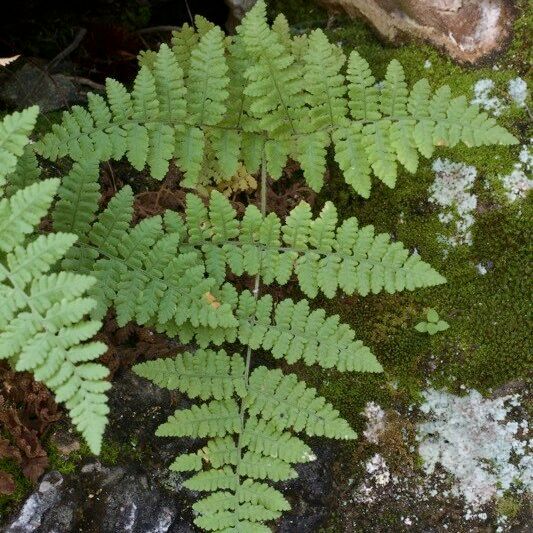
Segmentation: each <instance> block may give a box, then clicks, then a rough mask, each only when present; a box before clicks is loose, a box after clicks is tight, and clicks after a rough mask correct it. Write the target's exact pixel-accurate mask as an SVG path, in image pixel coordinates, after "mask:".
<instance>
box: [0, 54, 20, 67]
mask: <svg viewBox="0 0 533 533" xmlns="http://www.w3.org/2000/svg"><path fill="white" fill-rule="evenodd" d="M19 57H20V54H19V55H18V56H11V57H0V67H7V66H8V65H9V64H10V63H13V62H14V61H16V60H17V59H18V58H19Z"/></svg>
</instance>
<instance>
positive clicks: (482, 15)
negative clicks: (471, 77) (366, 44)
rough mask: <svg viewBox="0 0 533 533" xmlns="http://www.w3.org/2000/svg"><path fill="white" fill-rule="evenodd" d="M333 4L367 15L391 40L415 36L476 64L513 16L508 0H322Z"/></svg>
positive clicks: (502, 38)
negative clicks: (405, 35) (404, 36)
mask: <svg viewBox="0 0 533 533" xmlns="http://www.w3.org/2000/svg"><path fill="white" fill-rule="evenodd" d="M320 3H321V4H323V5H324V6H326V7H327V8H329V9H334V10H343V11H345V12H346V13H348V15H350V16H353V17H356V16H363V17H364V18H365V19H367V20H368V21H369V22H370V23H371V24H372V25H373V26H374V27H375V28H376V30H377V31H378V32H379V33H380V34H381V35H382V36H384V37H386V38H387V39H390V40H392V41H397V40H399V39H401V37H402V35H404V34H407V35H413V36H415V37H418V38H422V39H425V40H428V41H430V42H431V43H433V44H435V45H436V46H438V47H440V48H443V49H444V50H445V51H446V52H447V53H448V54H450V56H452V57H453V58H454V59H457V60H459V61H464V62H469V63H474V62H476V61H479V60H481V59H483V58H485V57H487V56H489V55H491V54H493V53H494V52H497V51H499V50H500V49H501V48H502V47H503V46H504V45H505V43H506V42H507V40H508V38H509V36H510V32H511V27H512V22H513V19H514V16H513V15H514V14H513V8H512V3H511V2H510V1H509V0H320Z"/></svg>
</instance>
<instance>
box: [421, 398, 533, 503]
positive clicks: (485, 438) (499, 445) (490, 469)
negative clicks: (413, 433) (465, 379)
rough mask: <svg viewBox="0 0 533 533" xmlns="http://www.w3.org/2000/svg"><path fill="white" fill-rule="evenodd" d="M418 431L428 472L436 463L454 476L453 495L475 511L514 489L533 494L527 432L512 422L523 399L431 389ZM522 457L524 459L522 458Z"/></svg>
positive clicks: (422, 408) (423, 406) (431, 470)
mask: <svg viewBox="0 0 533 533" xmlns="http://www.w3.org/2000/svg"><path fill="white" fill-rule="evenodd" d="M423 396H424V399H425V402H424V403H423V404H422V406H421V411H422V412H423V413H425V414H426V415H427V421H425V422H423V423H421V424H419V425H418V427H417V438H418V440H419V442H420V445H419V453H420V455H421V457H422V459H423V461H424V469H425V471H426V473H427V474H428V475H429V474H432V473H433V472H434V471H435V467H436V466H437V464H440V465H441V466H442V467H443V468H444V469H445V470H446V471H448V472H449V473H450V474H452V475H453V476H454V479H455V484H454V486H453V493H454V495H456V496H463V497H464V498H465V500H466V502H467V503H468V505H469V506H470V507H471V509H472V512H475V511H476V510H477V509H479V508H480V506H482V505H484V504H486V503H488V502H489V501H491V500H492V499H493V498H494V497H496V496H501V495H502V494H503V493H504V492H505V491H507V490H509V489H510V488H511V487H512V486H513V485H515V484H516V485H520V486H522V487H523V488H524V489H526V490H529V491H531V490H533V464H532V462H533V461H532V459H531V455H530V449H529V448H530V444H529V443H528V442H527V434H526V430H525V429H524V428H523V427H522V425H521V424H518V423H516V422H514V421H510V420H509V416H510V411H511V409H512V408H513V405H512V404H513V403H515V404H516V403H517V402H519V401H520V400H519V397H518V396H516V395H515V396H506V397H502V398H496V399H486V398H483V396H481V394H480V393H479V392H477V391H475V390H471V391H469V393H468V394H467V395H466V396H454V395H452V394H449V393H447V392H444V391H437V390H434V389H429V390H427V391H425V392H424V393H423ZM519 457H520V459H518V458H519Z"/></svg>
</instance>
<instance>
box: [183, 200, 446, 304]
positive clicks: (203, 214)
mask: <svg viewBox="0 0 533 533" xmlns="http://www.w3.org/2000/svg"><path fill="white" fill-rule="evenodd" d="M186 226H187V231H188V244H190V245H191V246H193V247H194V248H195V249H198V248H199V249H201V251H202V252H203V255H204V257H205V264H206V268H207V272H208V273H209V275H211V276H212V277H213V278H215V279H216V280H218V281H219V282H222V281H223V280H224V279H225V276H226V266H227V267H229V269H230V270H231V271H232V272H233V273H234V274H237V275H242V274H243V273H246V274H249V275H256V274H257V273H258V272H260V273H261V278H262V279H263V280H264V281H265V283H271V282H272V281H274V280H276V281H277V282H278V283H280V284H285V283H287V282H288V281H289V279H290V276H291V274H292V273H293V272H294V273H295V274H296V276H297V278H298V282H299V285H300V287H301V289H302V290H303V292H304V293H305V294H306V295H307V296H309V297H312V298H313V297H315V296H316V295H317V294H318V292H319V291H322V292H323V293H324V294H325V295H326V296H327V297H328V298H332V297H333V296H334V295H335V293H336V291H337V290H338V289H340V290H342V291H343V292H345V293H346V294H354V293H355V292H358V293H359V294H361V295H362V296H366V295H367V294H369V293H370V292H372V293H373V294H376V293H379V292H381V291H383V290H385V291H387V292H389V293H394V292H397V291H402V290H414V289H416V288H419V287H428V286H432V285H438V284H440V283H443V282H444V281H445V279H444V278H443V277H442V276H441V275H440V274H438V273H437V272H436V271H435V270H433V269H432V268H431V267H430V266H429V265H428V264H427V263H425V262H424V261H422V260H421V259H420V256H419V255H417V254H411V255H409V252H408V250H407V249H406V248H404V246H403V245H402V244H401V243H399V242H390V236H389V235H387V234H384V233H381V234H377V235H376V234H375V233H374V228H373V226H365V227H363V228H359V226H358V222H357V220H356V219H355V218H349V219H347V220H346V221H344V222H343V224H341V225H340V226H338V217H337V211H336V209H335V206H334V205H333V204H332V203H331V202H326V204H325V206H324V208H323V209H322V211H321V212H320V214H319V216H318V217H317V218H316V219H314V220H313V218H312V215H311V208H310V206H309V205H308V204H306V203H304V202H302V203H300V204H299V205H298V206H297V207H296V208H294V209H293V210H292V211H291V213H290V214H289V216H288V217H287V219H286V220H285V223H284V224H282V223H281V221H280V220H279V218H278V217H277V216H276V215H275V214H273V213H270V214H269V215H268V216H266V217H263V216H262V215H261V214H260V213H259V210H258V209H257V208H256V207H255V206H253V205H251V206H248V207H247V208H246V210H245V214H244V216H243V218H242V220H241V221H239V220H238V219H237V217H236V212H235V210H234V209H233V207H232V206H231V204H230V202H229V201H228V199H227V198H226V197H225V196H224V195H223V194H221V193H219V192H217V191H213V192H212V194H211V197H210V202H209V208H206V207H205V206H204V205H203V204H202V202H201V201H200V200H199V199H198V198H197V197H195V196H194V195H192V194H191V195H188V197H187V210H186ZM187 249H188V248H187V246H186V245H185V246H183V247H182V250H184V251H185V250H187Z"/></svg>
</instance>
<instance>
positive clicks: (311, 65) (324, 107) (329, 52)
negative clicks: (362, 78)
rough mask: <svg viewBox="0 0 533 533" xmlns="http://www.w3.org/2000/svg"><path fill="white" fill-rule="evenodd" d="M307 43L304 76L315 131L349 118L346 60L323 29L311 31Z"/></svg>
mask: <svg viewBox="0 0 533 533" xmlns="http://www.w3.org/2000/svg"><path fill="white" fill-rule="evenodd" d="M308 43H309V46H308V49H307V53H306V55H305V65H306V68H305V74H304V79H305V91H306V93H307V96H306V102H307V104H308V105H309V107H310V109H311V110H310V116H311V127H312V129H313V131H316V130H320V129H323V128H325V127H333V128H335V127H340V126H343V125H344V123H345V122H346V118H345V117H346V99H345V98H344V95H345V93H346V85H345V83H344V76H343V75H342V74H341V69H342V67H343V66H344V63H345V62H346V58H345V56H344V53H343V52H342V49H340V48H339V47H338V46H336V45H334V44H332V43H330V42H329V41H328V38H327V37H326V35H325V34H324V32H323V31H322V30H320V29H318V30H313V31H312V32H311V33H310V34H309V39H308ZM328 144H329V143H328Z"/></svg>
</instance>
